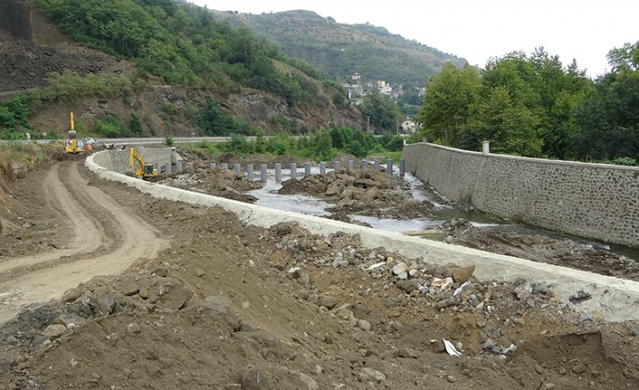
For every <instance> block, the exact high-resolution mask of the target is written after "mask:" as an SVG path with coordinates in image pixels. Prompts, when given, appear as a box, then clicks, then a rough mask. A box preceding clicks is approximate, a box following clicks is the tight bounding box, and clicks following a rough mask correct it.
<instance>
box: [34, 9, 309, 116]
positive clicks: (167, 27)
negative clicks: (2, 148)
mask: <svg viewBox="0 0 639 390" xmlns="http://www.w3.org/2000/svg"><path fill="white" fill-rule="evenodd" d="M37 4H38V6H39V8H40V9H41V10H42V11H43V12H44V14H45V15H46V16H47V17H48V18H49V19H50V20H51V21H53V22H55V23H56V24H58V25H59V26H60V27H61V28H62V29H63V30H64V31H65V32H67V33H68V34H70V35H72V36H73V37H74V38H75V39H76V40H77V41H79V42H83V43H86V44H88V45H90V46H93V47H95V48H98V49H100V50H103V51H105V52H107V53H110V54H113V55H117V56H121V57H124V58H126V59H129V60H132V61H133V62H134V63H135V64H136V65H137V68H138V70H139V71H138V75H137V76H138V78H141V79H145V78H147V77H148V75H155V76H158V77H160V78H161V79H162V80H163V81H164V82H166V83H168V84H172V85H184V86H197V87H206V88H208V89H209V90H211V91H212V92H215V93H218V94H221V95H225V94H228V93H231V92H237V91H239V90H240V89H241V88H242V87H252V88H257V89H262V90H265V91H269V92H271V93H273V94H275V95H278V96H280V97H282V98H284V99H285V100H286V101H287V103H288V104H289V105H290V106H298V105H306V104H309V105H315V104H316V103H317V97H318V90H317V87H314V85H313V83H312V82H310V81H308V77H314V78H317V77H318V76H319V73H318V72H317V71H315V70H314V69H313V68H312V67H311V66H309V65H308V64H305V63H303V61H301V60H293V59H288V58H286V57H285V56H283V55H282V54H281V53H280V52H279V51H278V49H277V48H276V47H275V46H274V45H272V44H270V43H267V42H266V41H264V40H258V39H257V38H255V37H254V36H253V34H252V33H251V32H250V31H249V30H248V29H246V28H240V29H234V28H231V26H230V25H229V24H228V23H223V22H219V21H217V20H215V19H214V18H213V16H212V14H211V13H210V12H209V10H207V9H205V8H200V7H195V6H191V5H189V4H184V3H178V2H175V1H171V0H114V1H103V0H37ZM276 61H281V62H285V63H287V65H288V66H290V67H293V68H298V69H299V70H300V71H301V73H303V74H304V75H305V76H301V75H300V74H292V75H286V74H284V73H282V72H281V71H279V70H278V69H277V68H276V66H275V64H274V62H276ZM63 77H65V76H63ZM65 84H67V83H65ZM120 89H122V88H120ZM125 90H126V88H125ZM57 95H58V96H60V97H62V98H69V99H70V98H73V96H75V95H73V94H72V93H68V94H67V93H62V92H59V93H58V94H57Z"/></svg>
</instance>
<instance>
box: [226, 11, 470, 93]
mask: <svg viewBox="0 0 639 390" xmlns="http://www.w3.org/2000/svg"><path fill="white" fill-rule="evenodd" d="M219 17H220V18H222V19H225V20H228V21H229V22H231V23H234V24H237V25H243V24H248V25H249V26H250V28H251V29H252V30H253V31H255V32H256V34H259V35H261V36H264V37H266V38H267V39H269V40H272V41H274V42H276V43H277V45H278V46H279V47H280V48H281V50H282V51H283V52H284V53H286V54H287V55H289V56H292V57H297V58H302V59H304V61H306V62H308V63H310V64H312V65H313V66H314V67H315V68H317V69H319V71H321V72H322V73H324V74H325V75H327V77H331V78H340V79H343V78H345V77H347V76H350V75H351V74H353V73H354V72H355V71H357V72H359V73H361V74H362V75H364V76H365V77H366V78H367V79H369V80H386V81H387V82H389V83H393V84H404V85H407V84H410V85H419V86H423V85H424V83H425V82H426V80H428V78H429V77H430V76H432V75H434V74H436V73H437V72H438V71H439V69H441V67H442V65H443V64H444V63H446V62H447V61H452V62H453V63H455V64H458V65H460V66H461V65H463V64H464V62H465V61H464V60H463V59H461V58H457V57H455V56H452V55H450V54H446V53H442V52H441V51H438V50H436V49H434V48H431V47H428V46H426V45H422V44H420V43H418V42H416V41H409V40H406V39H404V38H402V37H401V36H399V35H396V34H391V33H389V32H388V31H387V30H386V29H385V28H384V27H377V26H373V25H371V24H356V25H346V24H340V23H336V22H335V21H334V20H332V19H331V18H323V17H321V16H320V15H317V14H316V13H314V12H310V11H301V10H298V11H289V12H277V13H262V14H259V15H250V14H239V15H238V14H236V13H220V14H219ZM311 77H312V76H311ZM313 78H316V77H313Z"/></svg>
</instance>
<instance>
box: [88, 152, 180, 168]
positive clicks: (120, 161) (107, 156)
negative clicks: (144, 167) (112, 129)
mask: <svg viewBox="0 0 639 390" xmlns="http://www.w3.org/2000/svg"><path fill="white" fill-rule="evenodd" d="M135 151H136V152H138V153H139V154H140V155H141V156H142V158H143V159H144V162H145V163H151V164H155V163H159V164H160V167H161V168H163V167H164V165H165V164H167V163H175V157H174V156H173V155H174V152H173V151H172V149H171V148H135ZM129 153H130V151H129V150H128V149H126V150H106V151H102V152H100V153H96V154H95V155H94V156H93V159H94V161H95V162H96V163H97V164H98V165H100V166H102V167H104V168H106V169H108V170H110V171H114V172H119V173H125V172H126V171H127V170H128V169H129V159H130V157H129V156H130V155H129ZM136 164H137V163H136Z"/></svg>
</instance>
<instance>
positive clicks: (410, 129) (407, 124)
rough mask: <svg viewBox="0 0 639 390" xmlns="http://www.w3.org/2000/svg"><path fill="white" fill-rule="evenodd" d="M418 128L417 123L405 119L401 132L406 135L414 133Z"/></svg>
mask: <svg viewBox="0 0 639 390" xmlns="http://www.w3.org/2000/svg"><path fill="white" fill-rule="evenodd" d="M420 127H421V126H420V125H419V124H418V123H417V122H415V121H414V120H412V119H409V118H406V120H405V121H403V122H402V130H403V131H404V133H407V134H411V133H414V132H416V131H417V129H419V128H420Z"/></svg>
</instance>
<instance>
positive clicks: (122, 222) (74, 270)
mask: <svg viewBox="0 0 639 390" xmlns="http://www.w3.org/2000/svg"><path fill="white" fill-rule="evenodd" d="M61 173H62V174H63V176H64V179H61V177H60V174H61ZM45 188H46V190H47V191H49V192H48V193H49V194H51V200H55V201H54V203H53V204H52V207H56V208H59V209H58V210H59V211H60V212H61V214H63V215H64V216H65V221H66V222H65V224H66V225H68V226H69V231H70V234H71V235H72V237H71V238H70V244H69V245H70V247H69V248H67V249H65V250H62V251H56V252H54V253H45V254H42V255H37V256H29V257H23V258H19V259H12V260H9V261H6V262H3V263H1V264H0V277H6V276H12V278H11V279H9V280H6V281H3V282H2V283H0V323H3V322H6V321H7V320H9V319H10V318H12V317H13V316H14V315H16V314H17V313H18V312H19V310H20V309H21V308H22V307H23V306H25V305H28V304H31V303H35V302H41V301H46V300H50V299H53V298H59V297H61V296H62V293H63V292H64V291H65V290H67V289H69V288H72V287H75V286H77V285H78V284H80V283H82V282H86V281H88V280H90V279H91V278H92V277H94V276H96V275H109V274H118V273H122V272H123V271H125V270H126V269H127V268H128V267H129V266H130V265H131V264H132V263H133V262H134V261H136V260H138V259H141V258H148V259H151V258H155V257H157V255H158V254H159V252H160V251H161V250H163V249H165V248H167V247H168V244H167V243H166V241H164V240H162V239H160V238H158V236H157V232H156V230H155V229H154V228H153V226H151V225H149V224H148V223H147V222H146V221H144V220H143V219H142V218H140V217H138V216H136V215H133V214H131V213H130V212H129V211H128V210H127V209H126V208H125V207H123V206H122V205H120V204H119V203H117V202H116V201H115V200H114V199H113V198H112V197H111V196H109V195H108V194H106V193H104V192H103V191H102V190H100V189H98V188H96V187H93V186H90V185H89V184H88V182H87V181H86V180H85V179H84V178H83V177H82V176H81V175H80V172H79V171H78V163H77V162H74V163H71V164H69V167H68V169H61V167H60V166H59V165H57V166H54V167H53V168H52V170H51V172H50V173H49V175H48V176H47V180H46V183H45ZM94 215H96V216H101V217H102V218H105V219H106V220H105V221H102V222H100V221H99V220H98V218H96V217H94ZM109 225H112V226H111V227H109ZM107 231H109V232H111V233H107ZM71 232H72V233H71ZM115 232H117V234H116V233H115ZM109 236H111V237H114V238H110V237H109ZM114 240H117V241H119V242H117V243H115V245H109V242H111V241H114ZM105 250H107V252H106V253H104V251H105ZM61 256H69V259H65V260H63V261H62V262H61V261H60V257H61ZM43 265H46V267H42V266H43ZM33 266H39V269H37V270H35V271H33V272H28V273H24V270H25V269H28V268H27V267H33ZM20 272H22V274H20ZM13 273H18V276H16V277H13ZM0 280H1V279H0Z"/></svg>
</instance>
